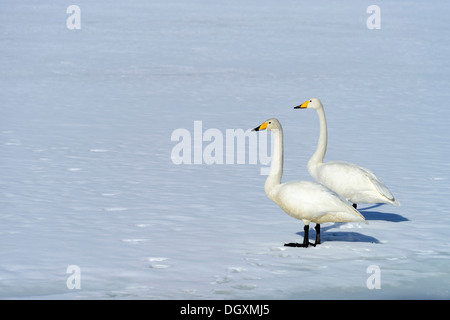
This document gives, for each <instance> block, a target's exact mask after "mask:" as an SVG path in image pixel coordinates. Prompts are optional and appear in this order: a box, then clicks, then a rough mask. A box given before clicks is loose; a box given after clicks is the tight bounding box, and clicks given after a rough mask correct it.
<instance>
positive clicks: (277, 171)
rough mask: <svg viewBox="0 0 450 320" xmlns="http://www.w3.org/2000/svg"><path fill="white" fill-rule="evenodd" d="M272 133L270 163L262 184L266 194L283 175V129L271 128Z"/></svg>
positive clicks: (279, 181)
mask: <svg viewBox="0 0 450 320" xmlns="http://www.w3.org/2000/svg"><path fill="white" fill-rule="evenodd" d="M271 132H272V134H273V140H274V141H273V151H272V161H271V162H272V163H271V165H270V173H269V176H268V177H267V179H266V183H265V184H264V190H265V191H266V194H267V195H268V196H269V198H270V195H271V191H272V190H273V188H274V187H275V186H277V185H279V184H281V176H282V175H283V129H282V128H281V125H280V128H279V129H272V130H271Z"/></svg>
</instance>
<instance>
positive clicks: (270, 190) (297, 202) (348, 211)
mask: <svg viewBox="0 0 450 320" xmlns="http://www.w3.org/2000/svg"><path fill="white" fill-rule="evenodd" d="M264 129H267V130H269V131H271V132H272V134H273V135H274V136H273V138H274V145H273V146H274V149H273V153H272V163H271V167H270V172H269V175H268V177H267V179H266V183H265V185H264V190H265V192H266V194H267V197H269V199H271V200H272V201H273V202H275V203H276V204H277V205H278V206H279V207H280V208H281V209H283V210H284V212H286V213H287V214H288V215H290V216H291V217H293V218H296V219H299V220H302V221H303V223H304V224H305V227H304V230H305V236H304V238H303V243H301V244H299V243H287V244H285V246H290V247H308V245H309V244H311V245H313V246H315V245H316V244H320V223H325V222H365V219H364V217H363V216H362V215H361V214H360V213H359V212H358V211H357V210H356V209H355V208H353V207H352V206H351V205H349V204H348V203H347V202H345V200H344V199H342V198H340V197H339V196H338V195H337V194H336V193H335V192H333V191H332V190H330V189H328V188H327V187H325V186H323V185H321V184H319V183H316V182H312V181H291V182H287V183H281V177H282V175H283V129H282V128H281V124H280V122H279V121H278V120H277V119H269V120H267V121H265V122H263V123H262V124H261V125H260V126H258V127H256V128H254V129H253V130H254V131H260V130H264ZM310 222H314V223H315V224H316V227H315V229H316V242H315V243H314V244H313V243H311V242H309V223H310Z"/></svg>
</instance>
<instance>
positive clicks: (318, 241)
mask: <svg viewBox="0 0 450 320" xmlns="http://www.w3.org/2000/svg"><path fill="white" fill-rule="evenodd" d="M314 229H316V243H314V246H316V245H318V244H320V224H316V226H315V227H314Z"/></svg>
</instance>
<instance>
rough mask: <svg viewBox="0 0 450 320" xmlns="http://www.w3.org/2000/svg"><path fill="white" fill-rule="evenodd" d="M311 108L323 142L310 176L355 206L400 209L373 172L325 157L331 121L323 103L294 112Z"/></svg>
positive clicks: (311, 102)
mask: <svg viewBox="0 0 450 320" xmlns="http://www.w3.org/2000/svg"><path fill="white" fill-rule="evenodd" d="M306 108H311V109H315V110H316V111H317V114H318V116H319V121H320V134H319V143H318V144H317V149H316V152H314V154H313V155H312V157H311V159H310V160H309V162H308V171H309V173H310V175H311V176H312V177H313V178H314V179H316V180H317V181H319V182H320V183H322V184H324V185H325V186H327V187H328V188H330V189H331V190H333V191H335V192H336V193H338V194H340V195H341V196H342V197H344V198H345V199H347V200H348V201H350V202H352V203H353V207H354V208H356V207H357V204H358V203H388V204H393V205H395V206H399V205H400V202H399V201H398V200H397V199H395V197H394V196H393V195H392V193H391V191H389V189H388V188H387V187H386V186H385V185H384V184H383V183H382V182H381V181H380V180H379V179H378V178H377V177H376V176H375V174H374V173H373V172H372V171H370V170H369V169H366V168H363V167H360V166H358V165H356V164H353V163H349V162H344V161H329V162H326V163H324V162H323V158H324V157H325V152H326V150H327V139H328V137H327V135H328V133H327V121H326V119H325V112H324V111H323V106H322V102H320V100H319V99H317V98H312V99H310V100H307V101H305V102H304V103H302V104H301V105H299V106H297V107H295V108H294V109H306Z"/></svg>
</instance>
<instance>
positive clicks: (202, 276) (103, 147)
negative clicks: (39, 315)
mask: <svg viewBox="0 0 450 320" xmlns="http://www.w3.org/2000/svg"><path fill="white" fill-rule="evenodd" d="M74 4H76V5H78V6H79V8H80V9H81V13H80V18H81V20H80V26H81V29H79V30H77V29H75V30H70V29H68V28H67V26H66V19H67V18H68V17H69V16H70V14H68V13H67V12H66V9H67V6H66V4H56V3H55V2H54V1H47V0H46V1H39V3H36V2H35V1H29V0H27V1H15V0H7V1H3V3H2V5H1V8H0V20H1V21H2V27H1V29H0V57H1V58H0V74H1V75H2V76H1V77H0V86H1V91H2V92H1V94H0V105H1V107H0V155H1V160H0V298H1V299H76V298H84V299H309V298H319V299H320V298H327V299H330V298H331V299H360V298H362V299H379V298H384V299H389V298H393V299H396V298H407V299H409V298H411V299H415V298H422V299H448V298H450V292H449V289H450V274H449V270H450V232H449V227H450V197H449V195H450V183H449V182H450V181H449V178H450V162H449V158H450V151H449V150H450V143H449V138H448V131H449V130H448V119H450V108H449V106H448V104H449V102H448V101H449V98H450V91H449V90H448V89H449V84H450V81H449V80H450V66H449V64H448V57H449V56H450V43H449V41H448V39H449V38H450V29H449V28H448V19H447V16H446V12H448V9H449V6H450V5H449V4H448V2H446V1H434V2H433V3H432V4H424V3H418V2H414V1H411V2H401V3H395V4H393V3H391V2H390V1H378V2H377V3H376V4H377V5H378V6H379V7H380V9H381V15H380V17H381V29H379V30H376V29H375V30H370V29H368V28H367V26H366V20H367V19H368V18H369V16H370V14H368V13H366V9H367V5H368V4H361V3H360V2H359V1H349V2H345V3H337V2H331V1H330V2H329V3H321V4H320V5H319V4H315V3H314V4H313V3H309V2H297V1H286V2H282V3H280V2H277V1H273V0H265V1H256V0H255V1H253V0H252V1H246V2H242V1H234V0H233V1H227V2H223V3H217V2H213V3H211V1H206V0H203V1H202V0H195V1H189V2H182V1H162V0H157V1H143V0H140V1H139V0H136V1H127V2H124V3H115V4H111V3H110V2H109V1H104V0H102V1H95V2H92V1H85V0H79V1H76V2H75V3H74ZM311 97H319V98H320V99H321V100H322V102H323V104H324V108H325V112H326V115H327V121H328V130H329V132H328V134H329V141H328V151H327V155H326V158H325V159H326V160H346V161H350V162H354V163H357V164H360V165H362V166H365V167H367V168H369V169H371V170H373V171H374V172H375V173H376V174H377V176H378V177H379V178H380V179H381V180H382V181H383V182H384V183H386V185H388V186H389V188H390V189H391V190H392V192H393V193H394V195H395V196H396V197H397V198H398V199H399V200H400V202H401V203H402V206H401V207H393V206H388V205H382V206H378V205H375V206H374V205H361V206H360V212H361V213H362V214H363V215H364V216H365V217H366V220H367V221H368V222H369V223H368V224H366V225H364V224H356V223H336V224H333V223H329V224H324V225H322V241H323V243H322V244H321V245H320V246H317V247H315V248H312V247H311V248H307V249H304V248H287V247H284V246H283V244H284V243H285V242H300V241H301V240H302V237H303V224H302V222H301V221H297V220H294V219H292V218H291V217H289V216H288V215H286V214H285V213H284V212H283V211H282V210H281V209H280V208H278V207H277V206H276V205H275V204H274V203H272V202H271V201H270V200H269V199H268V198H267V197H266V195H265V193H264V181H265V178H266V177H265V176H264V175H261V174H260V171H261V168H262V167H264V166H263V165H261V163H260V162H258V163H257V164H252V163H249V160H248V157H249V154H246V156H247V158H246V162H245V163H244V164H236V163H235V164H217V163H214V164H211V165H208V164H205V161H204V159H203V158H202V157H201V158H200V160H201V162H202V163H201V164H178V165H177V164H174V162H173V161H172V158H171V154H172V149H173V148H174V147H175V146H176V145H177V141H172V140H171V136H172V133H173V132H174V131H175V130H177V129H180V128H181V129H185V131H188V132H190V133H191V135H192V140H194V134H195V132H194V121H201V124H202V132H201V133H204V132H205V131H206V130H208V129H215V130H214V131H212V132H215V133H221V134H222V136H223V141H222V142H223V148H225V146H226V143H227V141H226V131H227V129H228V130H231V129H233V130H237V129H243V130H247V129H249V128H254V127H256V126H258V125H260V124H261V123H262V122H263V121H264V120H266V119H268V118H272V117H276V118H278V119H279V120H280V122H281V123H282V125H283V128H284V135H285V143H284V148H285V163H284V165H285V166H284V169H285V171H284V176H283V181H290V180H296V179H302V180H311V177H310V176H309V174H308V172H307V168H306V165H307V162H308V160H309V157H310V156H311V155H312V153H313V152H314V150H315V148H316V143H317V138H318V134H319V131H318V130H319V126H318V125H319V124H318V119H317V114H316V112H315V111H313V110H309V111H308V110H302V111H299V110H293V107H294V106H296V105H298V104H299V103H301V102H303V101H305V100H306V99H309V98H311ZM210 132H211V131H210ZM210 143H211V142H209V141H204V142H203V144H202V146H201V149H200V152H201V151H202V150H203V151H204V150H205V149H207V146H208V145H209V144H210ZM232 143H233V142H232ZM218 145H220V144H218ZM192 148H193V149H192V162H194V157H195V156H194V151H197V152H198V151H199V149H195V148H194V144H192ZM194 149H195V150H194ZM236 149H237V145H236ZM247 153H249V152H248V150H247ZM225 154H226V150H224V154H223V157H224V159H225ZM237 156H238V155H236V157H237ZM224 162H225V160H224ZM310 236H311V237H313V236H314V231H311V235H310ZM72 265H75V266H77V267H78V268H79V269H78V270H79V275H80V278H76V279H75V280H77V279H78V280H79V282H78V284H79V285H80V288H79V289H77V288H75V289H70V288H69V287H70V285H69V286H68V285H67V281H68V280H69V282H70V281H71V279H74V278H70V277H71V276H76V275H78V274H72V273H67V268H68V266H72ZM370 266H376V267H378V268H379V271H380V278H379V284H380V286H381V287H380V289H372V290H370V289H369V288H368V286H367V281H368V279H369V278H370V277H371V276H373V274H372V273H370V268H369V267H370ZM368 268H369V272H368ZM70 283H72V282H70ZM73 283H74V284H76V281H75V282H73Z"/></svg>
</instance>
